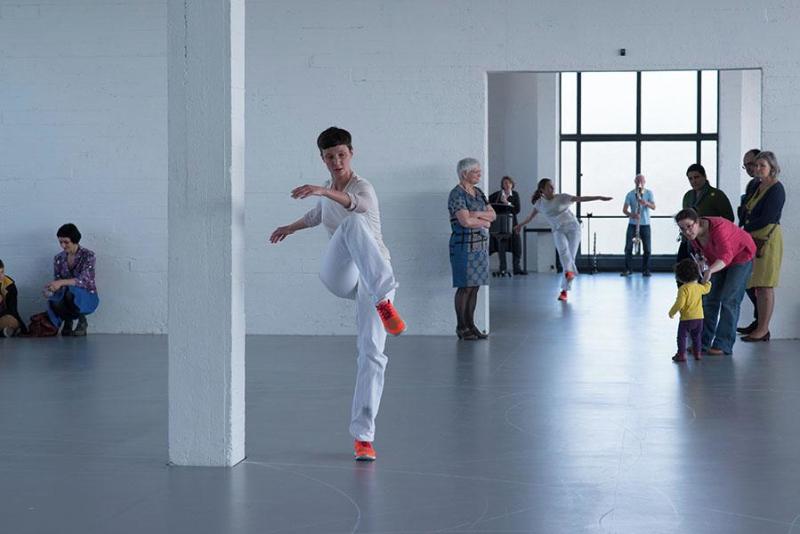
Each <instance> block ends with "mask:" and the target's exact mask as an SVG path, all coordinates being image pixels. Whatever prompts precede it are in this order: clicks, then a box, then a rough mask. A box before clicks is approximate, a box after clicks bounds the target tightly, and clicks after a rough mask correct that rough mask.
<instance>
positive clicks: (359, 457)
mask: <svg viewBox="0 0 800 534" xmlns="http://www.w3.org/2000/svg"><path fill="white" fill-rule="evenodd" d="M353 447H354V449H355V450H354V452H353V457H355V459H356V461H357V462H374V461H375V458H377V457H378V455H377V454H375V449H373V448H372V443H371V442H369V441H358V440H356V441H355V442H354V443H353Z"/></svg>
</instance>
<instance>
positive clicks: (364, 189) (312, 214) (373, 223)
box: [303, 174, 389, 261]
mask: <svg viewBox="0 0 800 534" xmlns="http://www.w3.org/2000/svg"><path fill="white" fill-rule="evenodd" d="M325 187H326V188H328V189H330V188H331V182H330V180H329V181H327V182H325ZM342 192H343V193H345V194H346V195H347V196H348V197H350V207H349V208H345V207H344V206H342V205H341V204H339V203H338V202H336V201H335V200H331V199H329V198H327V197H320V198H319V200H318V201H317V205H316V206H314V208H312V209H311V210H309V211H308V212H307V213H306V214H305V215H304V216H303V222H304V223H305V224H306V226H308V227H309V228H310V227H312V226H317V225H319V224H320V223H321V224H322V226H324V227H325V229H326V230H327V231H328V235H329V236H332V235H333V233H334V232H335V231H336V229H337V228H339V225H340V224H342V221H343V220H344V219H345V217H348V216H349V215H350V214H351V213H361V214H363V215H364V216H365V217H366V219H367V223H368V224H369V227H370V229H371V230H372V233H373V235H374V236H375V241H377V243H378V248H379V249H380V250H381V254H383V256H384V258H386V260H387V261H388V260H389V249H387V248H386V245H385V244H384V243H383V235H382V234H381V213H380V208H379V206H378V197H377V196H376V195H375V189H374V188H373V187H372V184H371V183H369V182H368V181H366V180H365V179H363V178H361V177H360V176H358V175H357V174H354V175H353V177H352V178H351V179H350V181H349V182H348V183H347V185H346V186H345V188H344V191H342Z"/></svg>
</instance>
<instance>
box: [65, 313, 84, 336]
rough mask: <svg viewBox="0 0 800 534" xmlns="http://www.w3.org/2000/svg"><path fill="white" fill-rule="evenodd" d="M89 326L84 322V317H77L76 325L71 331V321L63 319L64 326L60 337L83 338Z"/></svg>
mask: <svg viewBox="0 0 800 534" xmlns="http://www.w3.org/2000/svg"><path fill="white" fill-rule="evenodd" d="M88 326H89V324H88V323H87V321H86V316H85V315H79V316H78V324H77V326H76V327H75V329H74V330H73V328H72V320H71V319H65V320H64V326H62V327H61V335H62V336H64V337H83V336H85V335H86V328H87V327H88Z"/></svg>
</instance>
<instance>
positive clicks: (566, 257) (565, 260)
mask: <svg viewBox="0 0 800 534" xmlns="http://www.w3.org/2000/svg"><path fill="white" fill-rule="evenodd" d="M553 241H554V242H555V244H556V250H557V251H558V259H559V260H560V261H561V267H563V268H564V273H566V272H567V271H572V272H573V273H575V274H578V266H577V265H576V264H575V257H576V256H577V255H578V247H579V246H580V244H581V227H580V225H579V224H575V223H571V224H565V225H562V226H560V227H558V228H556V229H554V230H553ZM570 285H571V283H570V282H569V281H568V280H567V277H566V276H562V277H561V289H563V290H564V291H568V290H569V289H570Z"/></svg>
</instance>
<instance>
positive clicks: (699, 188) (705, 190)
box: [676, 163, 733, 262]
mask: <svg viewBox="0 0 800 534" xmlns="http://www.w3.org/2000/svg"><path fill="white" fill-rule="evenodd" d="M686 178H688V179H689V185H690V186H691V189H689V190H688V191H687V192H686V193H685V194H684V195H683V205H682V209H686V208H692V209H693V210H694V211H695V212H697V214H698V215H699V216H700V217H724V218H725V219H728V220H729V221H731V222H733V207H732V206H731V201H730V200H728V197H727V195H725V193H724V192H723V191H722V190H721V189H717V188H716V187H713V186H712V185H711V184H710V183H709V182H708V177H707V176H706V169H705V167H703V166H702V165H700V164H699V163H692V164H691V165H689V168H688V169H686ZM688 257H689V249H688V243H687V241H686V238H685V237H683V236H681V244H680V246H679V247H678V257H677V258H676V262H680V261H681V260H683V259H686V258H688Z"/></svg>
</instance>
